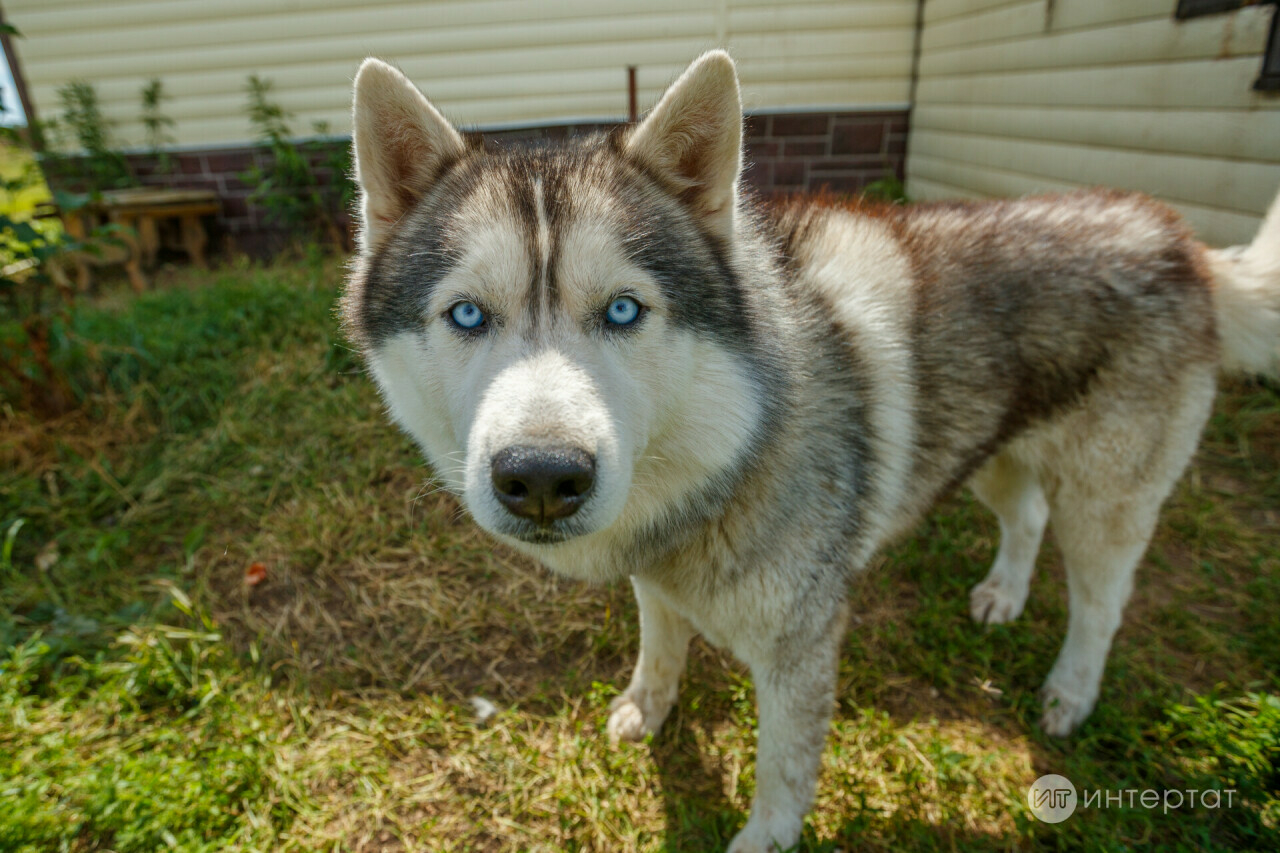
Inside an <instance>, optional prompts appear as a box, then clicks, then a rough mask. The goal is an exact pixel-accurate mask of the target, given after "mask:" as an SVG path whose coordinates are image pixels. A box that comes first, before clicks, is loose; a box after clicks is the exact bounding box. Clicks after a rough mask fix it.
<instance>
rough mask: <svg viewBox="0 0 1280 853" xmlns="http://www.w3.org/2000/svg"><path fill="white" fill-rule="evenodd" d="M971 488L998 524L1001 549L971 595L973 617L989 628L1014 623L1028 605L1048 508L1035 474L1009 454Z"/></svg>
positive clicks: (989, 465) (979, 476) (988, 466)
mask: <svg viewBox="0 0 1280 853" xmlns="http://www.w3.org/2000/svg"><path fill="white" fill-rule="evenodd" d="M969 488H971V489H972V490H973V493H974V494H975V495H977V496H978V499H979V500H981V501H982V502H983V503H984V504H986V505H987V506H989V507H991V509H992V511H993V512H995V514H996V516H997V517H998V518H999V519H1000V550H999V551H998V552H997V554H996V560H995V563H994V564H992V566H991V571H990V572H988V573H987V577H986V579H985V580H983V581H982V582H981V583H979V584H978V585H977V586H975V587H974V588H973V590H972V592H970V593H969V613H970V614H971V615H972V616H973V619H974V621H975V622H979V623H983V624H987V625H999V624H1002V623H1005V622H1011V621H1012V620H1014V619H1017V618H1018V615H1019V614H1021V613H1022V608H1023V606H1024V605H1025V604H1026V603H1027V591H1028V590H1029V589H1030V585H1031V574H1032V572H1033V571H1034V569H1035V563H1036V555H1037V554H1038V553H1039V552H1040V540H1041V538H1043V536H1044V526H1045V522H1047V521H1048V520H1049V503H1048V501H1047V500H1045V495H1044V489H1042V488H1041V486H1040V481H1039V479H1038V478H1037V477H1036V475H1035V472H1034V471H1032V470H1031V469H1030V468H1029V467H1027V466H1026V465H1025V464H1023V463H1022V462H1020V461H1019V460H1017V459H1016V458H1014V457H1013V456H1012V455H1011V454H1009V453H1008V452H1005V453H1001V454H1000V455H998V456H996V457H994V458H992V459H991V460H990V461H988V462H987V464H986V465H984V466H983V467H982V468H981V469H980V470H979V471H978V472H977V473H976V474H974V475H973V477H972V478H971V479H970V480H969Z"/></svg>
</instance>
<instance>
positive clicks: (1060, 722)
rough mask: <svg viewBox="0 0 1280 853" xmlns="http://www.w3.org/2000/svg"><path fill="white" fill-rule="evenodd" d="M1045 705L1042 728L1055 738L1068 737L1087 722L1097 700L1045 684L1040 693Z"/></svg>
mask: <svg viewBox="0 0 1280 853" xmlns="http://www.w3.org/2000/svg"><path fill="white" fill-rule="evenodd" d="M1040 696H1041V699H1042V700H1043V703H1044V716H1043V717H1041V718H1040V728H1041V729H1043V730H1044V731H1045V733H1047V734H1051V735H1053V736H1054V737H1066V736H1067V735H1069V734H1071V733H1072V732H1073V731H1075V730H1076V727H1077V726H1079V725H1080V724H1081V723H1083V722H1084V721H1085V719H1086V718H1087V717H1088V716H1089V713H1090V712H1091V711H1092V710H1093V706H1094V703H1095V702H1096V701H1097V698H1096V697H1094V698H1088V697H1085V696H1080V695H1078V694H1076V693H1073V692H1071V691H1069V690H1066V689H1065V688H1063V687H1060V686H1057V685H1054V684H1052V683H1050V682H1045V685H1044V688H1043V689H1042V690H1041V691H1040Z"/></svg>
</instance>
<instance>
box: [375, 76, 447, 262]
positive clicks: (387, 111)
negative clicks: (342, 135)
mask: <svg viewBox="0 0 1280 853" xmlns="http://www.w3.org/2000/svg"><path fill="white" fill-rule="evenodd" d="M355 90H356V91H355V106H354V116H353V119H352V122H351V127H352V144H353V146H354V148H355V161H356V181H357V182H358V183H359V184H360V220H361V226H360V251H361V252H362V253H369V252H372V251H373V250H374V249H376V248H377V247H378V246H379V245H381V243H382V241H383V240H385V239H386V238H387V236H388V235H389V234H390V233H391V227H392V226H393V225H395V224H396V222H398V221H399V220H400V217H402V216H404V214H405V213H406V212H408V210H409V208H410V207H412V206H413V204H414V203H415V202H416V201H417V200H418V199H419V198H421V197H422V195H423V193H425V192H426V191H427V189H428V188H429V187H430V186H431V182H432V181H434V180H435V178H436V177H437V176H438V175H439V174H440V171H441V169H442V168H443V167H444V166H445V165H447V164H448V163H449V162H450V161H452V160H455V159H457V158H458V157H461V156H462V155H463V154H464V153H465V151H466V145H465V143H464V142H463V141H462V137H461V136H460V135H459V134H458V131H456V130H454V129H453V126H452V125H450V124H449V122H448V121H446V120H445V118H444V116H442V115H440V113H439V111H438V110H436V108H435V107H433V106H431V102H430V101H428V100H427V99H426V98H425V97H423V95H422V93H421V92H419V91H418V88H417V87H416V86H414V85H413V83H411V82H409V78H407V77H405V76H404V74H402V73H400V71H399V70H397V69H395V68H392V67H391V66H390V65H388V64H387V63H385V62H383V61H381V60H379V59H366V60H365V61H364V64H362V65H361V66H360V71H359V72H358V73H357V74H356V86H355Z"/></svg>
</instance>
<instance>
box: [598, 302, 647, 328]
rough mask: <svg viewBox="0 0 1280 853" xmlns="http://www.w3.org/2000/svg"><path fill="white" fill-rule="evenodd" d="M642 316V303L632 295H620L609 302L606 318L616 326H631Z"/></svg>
mask: <svg viewBox="0 0 1280 853" xmlns="http://www.w3.org/2000/svg"><path fill="white" fill-rule="evenodd" d="M639 316H640V303H639V302H636V301H635V300H634V299H632V298H631V297H630V296H619V297H618V298H617V299H615V300H613V301H612V302H610V303H609V310H608V311H605V319H607V320H608V321H609V322H610V323H611V324H612V325H614V326H630V325H631V324H632V323H634V322H635V321H636V319H637V318H639Z"/></svg>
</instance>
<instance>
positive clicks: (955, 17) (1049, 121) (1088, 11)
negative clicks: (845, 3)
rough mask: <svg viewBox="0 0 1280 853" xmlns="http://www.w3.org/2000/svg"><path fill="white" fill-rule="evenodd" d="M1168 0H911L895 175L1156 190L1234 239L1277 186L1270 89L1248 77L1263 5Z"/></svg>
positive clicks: (1257, 63)
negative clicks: (906, 150)
mask: <svg viewBox="0 0 1280 853" xmlns="http://www.w3.org/2000/svg"><path fill="white" fill-rule="evenodd" d="M1176 6H1177V0H1014V2H1010V0H926V3H925V7H924V22H925V23H924V31H923V33H922V38H921V56H920V65H919V82H918V86H917V90H916V99H915V104H914V109H913V114H912V132H911V140H910V155H909V157H908V161H907V189H908V192H909V193H910V194H911V195H912V196H913V197H915V198H922V199H933V198H951V197H986V196H1010V195H1022V194H1026V193H1032V192H1042V191H1046V190H1065V189H1071V188H1075V187H1081V186H1090V185H1107V186H1114V187H1124V188H1131V189H1136V190H1142V191H1144V192H1148V193H1151V194H1153V195H1156V196H1159V197H1160V198H1162V199H1164V200H1166V201H1168V202H1170V203H1172V204H1173V205H1174V206H1175V207H1177V208H1178V209H1179V210H1181V211H1182V213H1183V214H1184V215H1185V216H1186V217H1187V218H1188V220H1189V221H1190V222H1191V224H1192V225H1193V226H1194V227H1195V228H1196V229H1197V231H1198V232H1199V233H1200V235H1201V236H1202V237H1203V238H1204V239H1206V240H1207V241H1209V242H1211V243H1216V244H1224V245H1225V244H1232V243H1242V242H1248V240H1250V239H1251V237H1252V235H1253V232H1254V231H1255V230H1256V229H1257V227H1258V224H1259V220H1260V217H1261V215H1262V214H1263V213H1264V212H1265V210H1266V208H1267V206H1268V204H1269V203H1270V202H1271V200H1272V199H1273V198H1274V197H1275V195H1276V193H1277V191H1278V190H1280V97H1277V95H1276V94H1273V93H1261V92H1255V91H1253V90H1252V88H1251V86H1252V84H1253V81H1254V79H1255V78H1256V77H1257V75H1258V72H1259V69H1260V67H1261V62H1262V59H1261V54H1262V52H1263V50H1264V49H1265V45H1266V35H1267V28H1268V25H1269V23H1270V19H1271V15H1272V14H1275V7H1274V6H1267V7H1253V8H1246V9H1241V10H1239V11H1237V12H1232V13H1226V14H1221V15H1213V16H1208V17H1203V18H1196V19H1192V20H1188V21H1175V20H1174V19H1173V11H1174V8H1175V7H1176Z"/></svg>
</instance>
